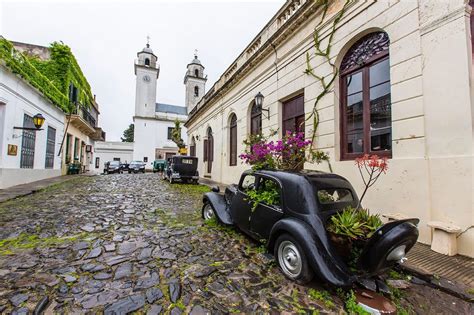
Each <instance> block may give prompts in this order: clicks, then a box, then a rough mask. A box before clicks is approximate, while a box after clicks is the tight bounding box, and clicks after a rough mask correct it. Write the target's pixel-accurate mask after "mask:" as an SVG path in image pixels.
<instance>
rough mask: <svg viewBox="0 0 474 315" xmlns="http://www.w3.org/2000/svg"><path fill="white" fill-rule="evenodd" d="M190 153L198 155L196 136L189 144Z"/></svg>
mask: <svg viewBox="0 0 474 315" xmlns="http://www.w3.org/2000/svg"><path fill="white" fill-rule="evenodd" d="M189 155H190V156H196V139H195V138H194V136H193V137H192V139H191V145H190V146H189Z"/></svg>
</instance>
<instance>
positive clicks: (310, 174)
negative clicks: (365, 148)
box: [245, 170, 347, 182]
mask: <svg viewBox="0 0 474 315" xmlns="http://www.w3.org/2000/svg"><path fill="white" fill-rule="evenodd" d="M245 173H255V174H263V175H268V176H272V177H275V178H277V179H279V180H281V181H284V182H288V181H296V182H298V181H299V180H300V179H301V178H305V179H307V180H311V181H320V182H324V181H326V180H328V179H339V180H344V181H347V180H346V179H345V178H344V177H342V176H340V175H337V174H334V173H326V172H321V171H309V170H302V171H298V172H292V171H277V170H258V171H252V170H248V171H245Z"/></svg>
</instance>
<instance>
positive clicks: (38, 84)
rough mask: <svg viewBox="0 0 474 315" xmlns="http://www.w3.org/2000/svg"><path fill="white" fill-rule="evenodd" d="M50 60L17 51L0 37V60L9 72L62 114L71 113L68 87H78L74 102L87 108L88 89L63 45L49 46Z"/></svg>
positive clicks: (72, 106) (68, 49)
mask: <svg viewBox="0 0 474 315" xmlns="http://www.w3.org/2000/svg"><path fill="white" fill-rule="evenodd" d="M49 51H50V58H49V59H47V60H42V59H40V58H38V57H37V56H30V55H26V54H23V53H21V52H19V51H17V50H16V49H15V48H14V47H13V44H12V43H10V42H9V41H8V40H6V39H5V38H0V59H2V60H3V61H4V65H5V66H6V67H8V68H9V69H10V70H11V71H12V72H13V73H15V74H18V75H20V76H21V77H22V78H23V79H24V80H26V81H27V82H28V83H29V84H31V85H32V86H33V87H35V88H37V89H38V90H39V91H40V92H41V93H42V94H43V95H44V96H45V97H46V98H47V99H49V100H50V101H51V102H52V103H53V104H55V105H56V106H58V107H59V108H60V109H61V110H63V111H64V112H65V113H68V114H70V113H72V111H73V110H74V108H75V107H74V104H72V103H71V102H70V100H69V85H70V84H71V83H72V84H73V85H74V86H75V87H76V88H78V91H79V93H78V101H79V102H80V103H81V104H82V105H84V106H86V107H89V106H90V105H91V104H92V102H93V96H92V92H91V87H90V85H89V83H88V82H87V79H86V78H85V77H84V74H83V73H82V70H81V68H80V67H79V65H78V63H77V60H76V58H75V57H74V55H73V54H72V52H71V48H69V47H68V46H67V45H65V44H63V43H60V42H54V43H52V44H51V45H50V46H49Z"/></svg>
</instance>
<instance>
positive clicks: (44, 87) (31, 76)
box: [0, 38, 69, 112]
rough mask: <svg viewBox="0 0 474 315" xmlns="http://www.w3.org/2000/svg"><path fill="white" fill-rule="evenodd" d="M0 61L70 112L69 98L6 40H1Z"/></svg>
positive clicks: (54, 102)
mask: <svg viewBox="0 0 474 315" xmlns="http://www.w3.org/2000/svg"><path fill="white" fill-rule="evenodd" d="M0 59H2V60H3V62H2V63H3V64H4V65H5V66H6V67H8V68H9V69H10V70H11V71H12V72H13V73H15V74H18V75H20V76H21V77H22V78H23V79H25V80H26V81H27V82H28V83H29V84H31V85H32V86H33V87H35V88H37V89H38V90H39V91H40V92H41V93H42V94H43V95H44V96H45V97H46V98H48V99H49V100H50V101H51V102H52V103H53V104H55V105H56V106H58V107H59V108H60V109H62V110H63V111H65V112H69V98H68V97H67V94H64V93H63V92H62V91H61V90H60V89H59V88H58V87H57V86H56V85H55V84H53V82H51V79H49V78H48V77H47V76H45V75H43V74H42V73H41V71H39V70H38V69H37V68H36V67H35V66H33V64H32V63H31V62H30V60H29V58H27V57H26V56H24V55H23V54H22V53H20V52H18V51H17V50H15V49H14V48H13V45H12V44H11V43H10V42H9V41H8V40H6V39H4V38H0Z"/></svg>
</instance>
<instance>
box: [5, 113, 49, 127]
mask: <svg viewBox="0 0 474 315" xmlns="http://www.w3.org/2000/svg"><path fill="white" fill-rule="evenodd" d="M45 120H46V119H45V118H44V117H43V115H41V114H39V113H38V114H36V115H34V116H33V124H34V125H35V128H32V127H13V129H20V130H31V131H37V130H43V129H41V127H42V126H43V124H44V121H45Z"/></svg>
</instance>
